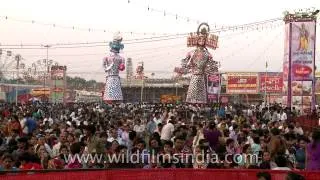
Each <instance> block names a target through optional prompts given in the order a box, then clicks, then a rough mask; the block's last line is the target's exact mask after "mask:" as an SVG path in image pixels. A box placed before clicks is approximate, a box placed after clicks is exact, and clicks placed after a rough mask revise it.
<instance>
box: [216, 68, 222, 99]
mask: <svg viewBox="0 0 320 180" xmlns="http://www.w3.org/2000/svg"><path fill="white" fill-rule="evenodd" d="M218 78H219V84H218V85H219V89H218V99H217V102H218V104H220V93H221V92H220V91H221V73H220V72H218Z"/></svg>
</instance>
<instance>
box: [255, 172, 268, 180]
mask: <svg viewBox="0 0 320 180" xmlns="http://www.w3.org/2000/svg"><path fill="white" fill-rule="evenodd" d="M257 178H258V180H271V175H270V173H268V172H259V173H257Z"/></svg>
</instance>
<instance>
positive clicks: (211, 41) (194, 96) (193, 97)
mask: <svg viewBox="0 0 320 180" xmlns="http://www.w3.org/2000/svg"><path fill="white" fill-rule="evenodd" d="M217 42H218V36H216V35H213V34H210V28H209V25H208V24H206V23H201V24H200V25H199V27H198V30H197V32H196V33H191V34H190V35H189V37H188V42H187V45H188V47H195V49H194V50H192V51H191V52H189V53H188V54H187V56H186V58H185V59H183V60H182V69H183V70H184V71H183V72H184V74H187V73H191V79H190V83H189V88H188V93H187V99H186V102H187V103H196V104H204V103H207V88H206V77H207V75H208V74H213V73H217V72H218V62H216V61H214V60H213V58H212V55H211V54H210V52H209V51H208V48H210V49H216V48H217V46H218V45H217Z"/></svg>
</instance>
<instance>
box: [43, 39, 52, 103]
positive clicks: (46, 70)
mask: <svg viewBox="0 0 320 180" xmlns="http://www.w3.org/2000/svg"><path fill="white" fill-rule="evenodd" d="M43 47H45V48H47V59H46V60H45V72H44V77H43V98H44V97H45V96H46V94H45V93H46V79H47V73H48V71H49V67H48V62H49V48H50V47H51V46H50V45H44V46H43Z"/></svg>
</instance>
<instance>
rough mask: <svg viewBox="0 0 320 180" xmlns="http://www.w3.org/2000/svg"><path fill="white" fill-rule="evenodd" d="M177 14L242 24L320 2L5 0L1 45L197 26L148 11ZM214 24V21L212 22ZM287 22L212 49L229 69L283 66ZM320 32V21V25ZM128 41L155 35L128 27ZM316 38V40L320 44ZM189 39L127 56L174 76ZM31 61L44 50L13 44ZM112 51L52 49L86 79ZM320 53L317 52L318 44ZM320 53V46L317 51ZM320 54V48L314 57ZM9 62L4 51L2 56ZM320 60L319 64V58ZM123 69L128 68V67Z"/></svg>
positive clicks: (223, 39) (128, 49)
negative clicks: (83, 29)
mask: <svg viewBox="0 0 320 180" xmlns="http://www.w3.org/2000/svg"><path fill="white" fill-rule="evenodd" d="M148 5H149V7H150V8H156V9H158V10H165V11H166V13H168V12H172V13H177V14H178V16H182V15H183V16H187V17H190V18H192V19H199V20H200V21H207V22H209V24H216V25H217V26H220V25H224V26H226V25H239V24H245V23H250V22H255V21H263V20H267V19H272V18H278V17H282V12H283V11H285V10H293V9H297V8H309V7H318V8H320V1H318V0H303V1H300V0H299V1H298V0H290V1H289V0H268V1H260V0H242V1H237V0H233V1H231V0H223V1H212V0H197V1H195V0H187V1H186V0H130V3H128V0H112V1H111V0H90V1H89V0H64V1H62V0H55V1H44V0H28V1H25V0H0V16H8V17H9V19H8V20H5V19H4V18H1V19H0V43H1V44H30V43H32V44H51V43H53V44H55V43H73V42H97V41H110V40H112V36H113V34H114V32H116V31H120V32H131V31H133V32H141V33H144V32H149V33H156V35H155V36H158V35H159V34H160V33H161V34H162V33H169V34H174V33H187V32H192V31H196V29H197V23H196V22H187V20H185V19H181V18H178V19H177V20H176V18H175V17H173V16H168V15H167V16H164V12H150V11H147V7H148ZM10 18H17V19H25V20H35V21H41V22H47V23H52V24H54V23H55V24H60V25H66V26H75V27H84V28H92V29H106V30H107V32H106V33H104V32H95V31H91V32H89V31H81V30H71V29H62V28H57V27H56V28H54V27H53V26H50V27H48V26H42V25H37V24H31V23H21V22H16V21H12V20H10ZM213 28H214V27H213V26H211V29H213ZM283 32H284V23H283V22H281V21H279V22H277V23H274V24H273V26H272V28H271V26H268V28H265V27H264V28H263V29H261V27H260V28H259V30H252V29H250V30H236V31H234V32H233V31H228V32H224V33H220V34H218V35H219V36H220V39H219V41H220V42H219V46H220V47H219V49H217V50H216V51H211V52H212V54H213V57H214V59H215V60H217V61H221V64H222V68H223V71H264V64H265V61H266V60H268V61H269V69H270V71H280V70H282V60H283V58H282V57H283V47H284V45H283V41H284V33H283ZM317 32H318V33H319V32H320V31H319V28H318V30H317ZM123 36H124V40H131V39H135V38H147V37H150V36H153V35H150V34H149V35H136V34H132V35H131V34H130V33H123ZM318 39H319V38H318ZM319 45H320V43H319V40H318V41H317V47H320V46H319ZM190 50H191V49H190V48H187V47H186V38H185V37H181V38H176V39H171V40H166V41H156V42H148V43H133V44H127V45H126V44H125V48H124V50H123V56H124V57H126V58H127V57H131V58H132V59H133V62H134V65H135V64H137V63H138V62H139V61H144V64H145V70H146V72H147V74H148V73H149V74H150V73H151V72H155V75H156V76H155V77H158V78H161V77H169V76H171V75H172V71H173V68H174V67H175V66H178V65H179V64H180V60H181V59H182V58H184V56H185V55H186V53H187V52H188V51H190ZM12 51H13V52H14V53H16V54H18V53H19V54H21V55H22V56H23V57H24V59H26V64H29V65H30V64H31V63H32V62H35V61H37V60H38V59H43V58H45V57H46V56H45V55H46V50H39V49H36V50H35V49H24V50H22V49H15V50H12ZM108 52H109V50H108V46H107V43H106V46H105V47H101V46H100V47H91V48H88V47H86V48H74V49H49V59H53V60H54V61H57V62H58V63H59V64H62V65H67V66H68V72H69V73H70V74H72V75H78V76H82V77H85V78H88V79H96V80H103V79H104V74H103V69H102V67H101V62H102V58H103V56H104V55H106V54H107V53H108ZM318 52H319V51H318ZM318 54H319V53H318ZM316 59H317V60H319V55H317V57H316ZM1 61H3V58H2V59H1ZM317 64H318V63H317ZM122 74H124V73H122Z"/></svg>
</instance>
